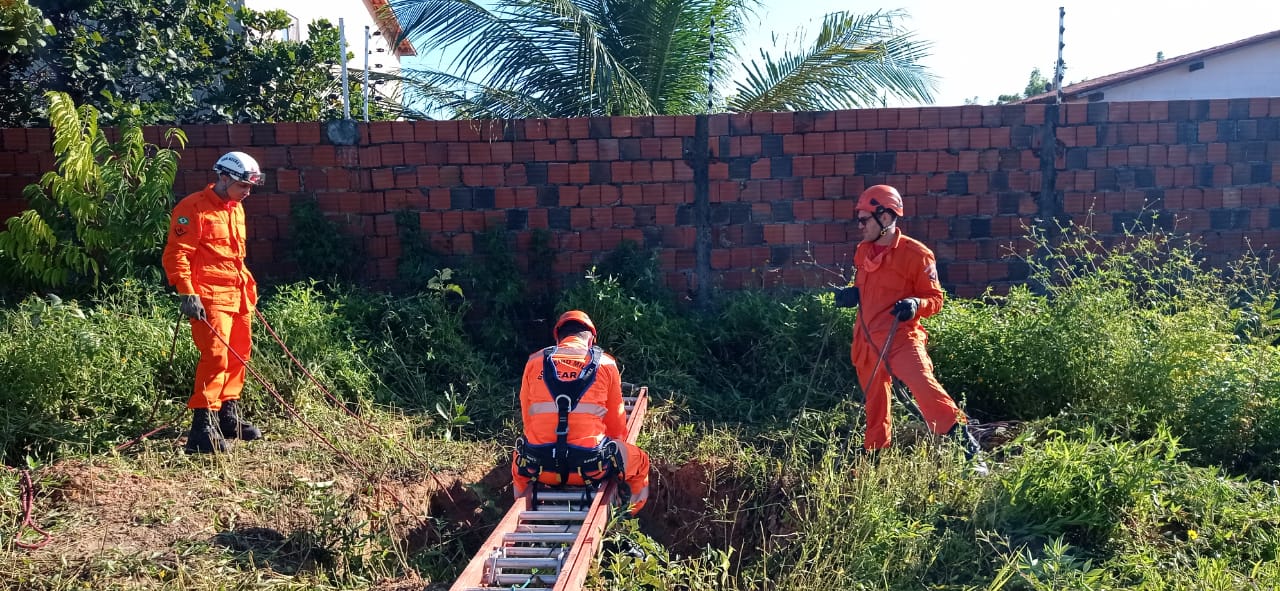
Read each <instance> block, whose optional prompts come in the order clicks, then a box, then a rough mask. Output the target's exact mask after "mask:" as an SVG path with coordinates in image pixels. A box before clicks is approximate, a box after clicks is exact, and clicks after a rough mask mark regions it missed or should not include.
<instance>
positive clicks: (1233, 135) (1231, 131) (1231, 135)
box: [1218, 119, 1239, 142]
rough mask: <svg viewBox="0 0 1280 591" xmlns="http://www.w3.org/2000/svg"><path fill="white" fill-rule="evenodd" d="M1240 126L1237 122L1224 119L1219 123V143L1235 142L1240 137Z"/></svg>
mask: <svg viewBox="0 0 1280 591" xmlns="http://www.w3.org/2000/svg"><path fill="white" fill-rule="evenodd" d="M1237 130H1238V126H1237V125H1236V122H1235V121H1231V120H1228V119H1224V120H1222V121H1219V122H1218V141H1220V142H1234V141H1236V139H1237V138H1238V137H1239V135H1238V134H1237Z"/></svg>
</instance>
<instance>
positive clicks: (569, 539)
mask: <svg viewBox="0 0 1280 591" xmlns="http://www.w3.org/2000/svg"><path fill="white" fill-rule="evenodd" d="M576 539H578V534H577V533H576V532H574V533H559V534H549V533H523V532H516V533H509V534H504V535H503V536H502V540H503V541H504V542H507V543H514V544H519V543H521V542H527V543H531V544H572V543H573V541H574V540H576Z"/></svg>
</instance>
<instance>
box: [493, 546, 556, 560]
mask: <svg viewBox="0 0 1280 591" xmlns="http://www.w3.org/2000/svg"><path fill="white" fill-rule="evenodd" d="M502 550H503V555H504V556H506V557H507V558H555V559H560V558H561V556H560V554H561V553H564V555H565V556H568V550H566V549H565V548H537V547H532V546H503V547H502Z"/></svg>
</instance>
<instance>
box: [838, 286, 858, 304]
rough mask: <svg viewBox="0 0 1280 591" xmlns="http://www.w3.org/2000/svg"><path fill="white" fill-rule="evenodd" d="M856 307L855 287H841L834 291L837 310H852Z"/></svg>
mask: <svg viewBox="0 0 1280 591" xmlns="http://www.w3.org/2000/svg"><path fill="white" fill-rule="evenodd" d="M857 305H858V288H857V287H855V286H852V285H851V286H849V287H841V288H840V289H837V290H836V307H837V308H853V307H856V306H857Z"/></svg>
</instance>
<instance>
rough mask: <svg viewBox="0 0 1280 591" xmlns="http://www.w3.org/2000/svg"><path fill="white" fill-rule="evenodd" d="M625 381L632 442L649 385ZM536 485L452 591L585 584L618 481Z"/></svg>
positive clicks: (559, 589)
mask: <svg viewBox="0 0 1280 591" xmlns="http://www.w3.org/2000/svg"><path fill="white" fill-rule="evenodd" d="M622 386H623V390H624V393H625V394H630V395H624V396H623V402H624V403H625V404H626V412H627V442H629V443H635V442H636V438H637V437H639V435H640V425H641V423H642V422H643V421H644V414H645V410H646V409H647V408H648V406H649V389H648V387H646V386H639V387H637V386H635V385H633V384H627V383H623V385H622ZM534 491H535V494H533V495H531V496H529V497H524V498H520V499H516V502H515V504H513V505H512V506H511V509H510V510H508V511H507V514H506V515H505V516H504V517H503V518H502V521H500V522H498V525H497V526H496V527H495V528H494V530H493V533H491V534H490V535H489V538H488V539H486V540H485V542H484V544H483V545H481V546H480V550H479V551H477V552H476V555H475V556H474V557H472V559H471V562H469V563H467V567H466V569H464V570H463V571H462V574H461V575H460V576H459V577H458V579H457V580H456V581H455V582H454V584H453V587H450V591H493V590H494V589H528V590H537V589H542V590H554V591H577V590H579V589H582V585H583V583H584V582H585V581H586V580H587V573H588V571H590V570H591V564H592V562H593V561H594V559H595V556H596V553H597V552H599V550H600V544H601V541H602V540H601V537H602V535H603V534H604V528H605V526H606V525H608V523H609V517H610V511H611V507H612V505H613V502H614V500H615V499H616V497H617V495H618V483H617V481H616V480H614V479H610V480H609V481H607V482H604V483H601V485H600V486H599V487H598V488H594V489H593V488H589V487H580V486H565V487H555V488H550V487H546V486H545V485H543V486H538V487H536V488H535V489H534ZM534 499H536V501H534Z"/></svg>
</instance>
